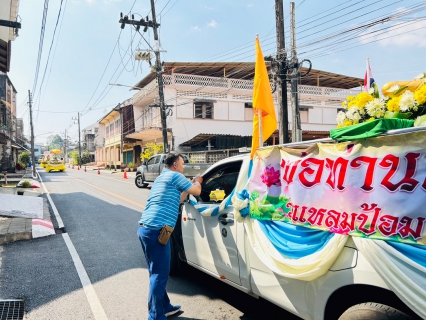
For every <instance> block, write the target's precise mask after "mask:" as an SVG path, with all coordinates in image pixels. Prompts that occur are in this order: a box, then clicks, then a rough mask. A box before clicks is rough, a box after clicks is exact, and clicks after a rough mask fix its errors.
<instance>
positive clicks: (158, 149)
mask: <svg viewBox="0 0 426 320" xmlns="http://www.w3.org/2000/svg"><path fill="white" fill-rule="evenodd" d="M163 150H164V148H163V144H162V143H154V142H149V143H147V144H146V145H145V150H144V151H143V153H141V159H142V161H146V160H148V159H149V158H151V157H152V156H153V155H154V154H157V153H163Z"/></svg>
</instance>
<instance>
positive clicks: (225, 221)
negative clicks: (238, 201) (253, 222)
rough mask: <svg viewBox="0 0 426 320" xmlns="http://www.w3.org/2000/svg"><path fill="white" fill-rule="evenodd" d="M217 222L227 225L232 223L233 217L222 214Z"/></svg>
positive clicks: (228, 214)
mask: <svg viewBox="0 0 426 320" xmlns="http://www.w3.org/2000/svg"><path fill="white" fill-rule="evenodd" d="M219 221H220V222H221V223H222V224H223V225H227V224H228V223H234V215H233V214H232V213H222V214H221V215H219Z"/></svg>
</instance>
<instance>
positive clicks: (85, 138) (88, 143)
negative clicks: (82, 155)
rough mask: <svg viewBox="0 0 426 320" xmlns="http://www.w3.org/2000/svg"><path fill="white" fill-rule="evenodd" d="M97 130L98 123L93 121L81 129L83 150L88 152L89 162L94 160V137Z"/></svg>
mask: <svg viewBox="0 0 426 320" xmlns="http://www.w3.org/2000/svg"><path fill="white" fill-rule="evenodd" d="M98 132H99V123H94V124H92V125H90V126H88V127H86V128H84V129H83V130H82V132H81V133H82V144H83V150H87V151H88V152H89V157H90V162H93V161H95V151H96V142H95V138H96V136H97V135H98Z"/></svg>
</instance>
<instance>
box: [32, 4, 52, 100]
mask: <svg viewBox="0 0 426 320" xmlns="http://www.w3.org/2000/svg"><path fill="white" fill-rule="evenodd" d="M48 8H49V0H44V9H43V18H42V20H41V31H40V40H39V43H38V56H37V65H36V72H35V77H34V84H33V91H32V92H33V93H34V92H35V89H36V87H37V80H38V72H39V69H40V60H41V54H42V52H43V40H44V31H45V30H46V29H45V26H46V17H47V10H48Z"/></svg>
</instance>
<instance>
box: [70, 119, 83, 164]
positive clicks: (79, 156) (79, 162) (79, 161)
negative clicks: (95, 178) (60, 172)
mask: <svg viewBox="0 0 426 320" xmlns="http://www.w3.org/2000/svg"><path fill="white" fill-rule="evenodd" d="M72 120H74V121H75V120H77V123H78V166H81V138H80V134H81V133H80V112H79V113H77V118H75V117H73V118H72ZM74 123H75V122H74Z"/></svg>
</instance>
